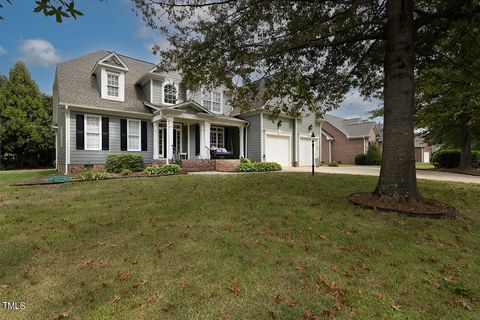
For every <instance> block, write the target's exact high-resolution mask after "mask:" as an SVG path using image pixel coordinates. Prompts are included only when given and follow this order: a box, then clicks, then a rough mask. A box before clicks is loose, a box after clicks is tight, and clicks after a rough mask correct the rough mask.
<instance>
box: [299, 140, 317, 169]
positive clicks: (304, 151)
mask: <svg viewBox="0 0 480 320" xmlns="http://www.w3.org/2000/svg"><path fill="white" fill-rule="evenodd" d="M315 155H316V156H317V157H318V139H315ZM298 160H299V162H300V166H311V165H312V140H311V139H310V138H306V137H300V143H299V144H298Z"/></svg>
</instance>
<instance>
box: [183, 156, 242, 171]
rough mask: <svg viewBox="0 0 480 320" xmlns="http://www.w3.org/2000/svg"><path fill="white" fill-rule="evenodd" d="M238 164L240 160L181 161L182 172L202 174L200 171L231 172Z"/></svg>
mask: <svg viewBox="0 0 480 320" xmlns="http://www.w3.org/2000/svg"><path fill="white" fill-rule="evenodd" d="M239 164H240V160H238V159H235V160H226V159H218V160H213V159H191V160H182V171H183V172H202V171H222V172H232V171H235V167H236V166H237V165H239Z"/></svg>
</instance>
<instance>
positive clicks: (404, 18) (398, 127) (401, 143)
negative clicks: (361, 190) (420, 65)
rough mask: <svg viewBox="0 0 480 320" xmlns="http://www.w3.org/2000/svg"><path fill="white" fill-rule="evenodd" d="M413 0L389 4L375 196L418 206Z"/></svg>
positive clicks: (419, 197) (392, 0) (401, 0)
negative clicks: (381, 135) (381, 131)
mask: <svg viewBox="0 0 480 320" xmlns="http://www.w3.org/2000/svg"><path fill="white" fill-rule="evenodd" d="M413 2H414V1H413V0H387V29H386V50H385V51H386V53H385V62H384V72H385V80H384V81H385V83H384V95H385V97H384V131H383V141H384V142H383V158H382V167H381V170H380V177H379V180H378V184H377V188H376V190H375V193H376V194H377V195H378V196H379V197H380V198H381V199H385V200H387V201H391V200H393V201H402V202H403V201H406V202H417V201H418V200H421V199H422V197H421V195H420V192H419V191H418V188H417V177H416V171H415V151H414V133H413V121H414V94H415V92H414V68H415V45H414V37H415V29H414V22H413V8H414V3H413Z"/></svg>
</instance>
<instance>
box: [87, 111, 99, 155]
mask: <svg viewBox="0 0 480 320" xmlns="http://www.w3.org/2000/svg"><path fill="white" fill-rule="evenodd" d="M101 130H102V118H101V117H100V116H93V115H85V150H101V149H102V140H101V138H102V132H101Z"/></svg>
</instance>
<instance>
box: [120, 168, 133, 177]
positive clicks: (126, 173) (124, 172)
mask: <svg viewBox="0 0 480 320" xmlns="http://www.w3.org/2000/svg"><path fill="white" fill-rule="evenodd" d="M121 174H123V175H124V176H129V175H131V174H132V170H130V169H127V168H124V169H122V172H121Z"/></svg>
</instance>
